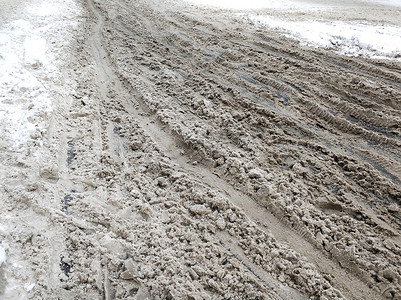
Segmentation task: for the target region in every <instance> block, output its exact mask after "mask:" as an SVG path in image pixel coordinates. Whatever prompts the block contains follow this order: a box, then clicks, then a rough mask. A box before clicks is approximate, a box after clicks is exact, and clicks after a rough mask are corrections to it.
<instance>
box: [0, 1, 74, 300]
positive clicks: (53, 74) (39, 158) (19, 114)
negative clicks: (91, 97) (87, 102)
mask: <svg viewBox="0 0 401 300" xmlns="http://www.w3.org/2000/svg"><path fill="white" fill-rule="evenodd" d="M2 14H4V15H7V20H8V22H7V23H0V192H1V193H2V195H1V197H2V199H1V201H0V211H1V213H0V224H1V225H0V239H1V240H3V241H6V242H7V244H6V245H7V247H6V249H7V251H8V253H7V254H8V255H7V256H6V251H5V249H4V245H1V244H0V266H1V267H2V271H4V272H2V273H1V274H0V275H1V276H2V277H1V278H0V287H1V288H0V299H5V300H7V299H28V298H30V297H29V296H28V293H32V292H34V290H35V289H34V287H35V284H37V283H35V282H36V281H37V280H38V278H36V277H35V276H34V275H33V272H32V270H30V269H29V267H27V266H28V265H29V264H28V263H26V260H27V257H24V256H23V255H24V254H23V253H22V252H21V251H20V249H19V247H20V246H21V245H20V244H19V242H18V241H15V239H14V238H15V237H14V236H13V235H14V233H16V232H18V234H21V233H24V232H31V231H32V229H34V228H35V227H36V226H37V224H38V223H39V222H40V221H39V220H38V219H31V214H30V211H29V209H26V210H25V209H24V210H18V209H15V208H16V207H17V208H18V207H19V206H18V205H21V203H19V202H18V200H19V195H18V191H20V190H25V187H24V185H25V184H27V180H28V178H30V177H32V178H34V180H36V178H37V176H38V174H39V170H40V168H41V166H42V165H43V164H44V163H45V162H48V161H50V159H51V158H50V157H49V153H50V149H49V147H50V146H49V144H50V142H49V139H48V130H49V128H50V126H51V118H52V116H53V114H54V111H56V109H57V108H58V106H59V104H58V103H59V102H58V101H63V97H62V95H64V94H68V93H70V91H69V90H67V89H66V87H65V81H66V79H65V77H64V76H63V74H62V71H61V66H63V65H65V64H66V63H68V61H67V58H66V57H69V51H68V49H69V45H70V43H71V42H72V39H73V34H74V31H75V30H76V29H77V27H78V21H79V19H78V17H79V16H80V15H81V8H80V7H79V6H78V5H77V4H76V2H75V1H74V0H30V1H25V2H23V3H16V4H15V5H14V4H13V3H12V2H11V1H10V5H8V6H6V8H4V10H1V9H0V15H2ZM0 20H1V19H0ZM60 99H61V100H60ZM19 163H20V165H19ZM10 187H11V188H10ZM11 189H15V193H16V196H15V198H13V197H9V195H10V194H12V193H11V192H10V190H11ZM4 191H7V192H5V193H3V192H4ZM27 207H28V206H27ZM6 212H8V213H10V215H6V214H5V213H6ZM22 220H23V221H22ZM28 259H29V258H28ZM6 260H7V264H5V262H6Z"/></svg>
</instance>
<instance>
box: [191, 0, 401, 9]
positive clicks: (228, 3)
mask: <svg viewBox="0 0 401 300" xmlns="http://www.w3.org/2000/svg"><path fill="white" fill-rule="evenodd" d="M185 1H187V2H191V3H194V4H197V5H207V6H214V7H220V8H228V9H262V8H270V9H291V10H293V9H300V10H309V9H311V8H317V7H320V8H323V7H327V6H328V5H330V3H327V2H326V3H321V4H316V3H313V4H312V3H308V2H307V1H294V0H293V1H291V0H281V1H280V0H247V1H244V0H219V1H216V0H185ZM352 1H354V2H358V0H350V2H352ZM359 2H362V3H363V2H368V3H376V4H382V5H390V6H401V0H359ZM333 4H334V5H338V3H336V1H333Z"/></svg>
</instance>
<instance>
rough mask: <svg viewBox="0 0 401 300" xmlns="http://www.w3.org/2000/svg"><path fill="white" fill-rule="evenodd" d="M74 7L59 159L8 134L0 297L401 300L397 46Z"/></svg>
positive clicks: (56, 124) (190, 17) (116, 6)
mask: <svg viewBox="0 0 401 300" xmlns="http://www.w3.org/2000/svg"><path fill="white" fill-rule="evenodd" d="M79 5H80V6H81V7H82V11H81V15H80V18H79V27H78V29H79V30H76V31H74V35H75V37H76V38H75V40H74V42H73V43H72V45H71V46H70V47H69V48H68V49H65V50H64V51H68V53H69V55H70V56H69V58H68V60H67V61H66V62H65V64H64V65H63V66H62V67H61V68H62V70H64V71H63V76H65V78H66V79H65V82H64V84H65V85H66V86H67V87H69V90H68V92H66V93H65V94H58V98H57V99H58V102H57V103H58V104H57V109H56V110H55V112H54V113H53V116H52V118H50V119H49V130H48V132H47V133H46V134H44V135H43V137H41V139H43V141H44V144H43V145H41V146H40V147H47V149H48V152H49V153H48V154H47V157H48V161H47V162H46V163H42V162H41V163H40V164H38V163H36V165H37V170H34V172H33V173H32V172H31V171H32V170H31V169H29V168H28V167H27V163H26V161H27V160H28V159H26V160H25V162H21V161H20V160H19V161H18V160H15V159H13V154H11V153H8V152H6V151H5V150H2V151H3V152H2V157H3V159H4V160H5V161H6V163H4V164H5V165H6V166H7V167H8V168H11V169H12V170H15V172H13V173H12V174H13V175H12V176H10V177H9V178H8V179H4V181H3V185H2V195H3V197H4V199H5V201H4V202H3V203H2V204H1V205H2V206H3V207H2V208H3V209H6V210H7V211H8V217H7V218H3V222H4V224H6V225H7V226H6V225H4V226H6V227H7V228H13V231H12V233H9V234H3V233H2V240H3V242H4V244H7V247H5V246H4V245H3V246H4V247H3V248H5V249H6V252H7V253H6V254H7V257H8V259H9V261H8V262H7V261H3V262H2V261H1V260H0V280H3V282H4V283H5V284H0V294H1V293H3V295H4V297H5V298H6V299H16V298H13V297H15V296H16V295H18V296H21V297H28V298H32V299H39V298H40V299H84V298H86V299H401V237H400V232H401V203H400V201H401V65H400V63H399V62H397V61H394V60H393V61H392V60H370V59H367V58H363V57H348V56H340V55H337V54H335V53H334V52H329V51H324V50H318V49H312V48H307V47H301V46H299V44H298V43H297V42H296V41H293V40H290V39H287V38H285V37H283V36H280V35H278V34H277V33H275V32H273V31H269V30H268V29H262V28H256V27H254V26H252V25H251V24H248V23H246V21H244V20H241V19H240V18H237V19H236V18H233V17H231V16H230V15H229V14H227V12H225V11H223V10H212V9H207V8H195V7H193V6H188V5H187V4H183V3H181V2H174V1H155V0H149V1H144V0H138V1H126V0H113V1H103V0H95V1H94V0H87V1H86V0H85V1H82V2H79ZM38 147H39V146H38ZM27 155H28V156H29V154H27ZM6 159H8V160H6ZM28 161H29V160H28ZM34 165H35V164H34ZM36 165H35V166H36ZM21 170H22V171H21ZM28 179H29V180H28ZM3 231H4V230H3ZM4 232H5V231H4ZM17 258H18V259H19V260H21V261H24V265H23V270H21V268H17V267H15V266H12V264H11V262H12V260H13V259H15V260H17ZM21 274H25V276H22V277H20V275H21ZM21 278H22V279H21ZM24 280H25V281H24ZM24 282H33V283H34V286H32V285H27V284H25V287H24V288H18V283H20V284H22V285H24ZM11 283H12V284H13V285H14V287H11ZM7 286H8V288H7Z"/></svg>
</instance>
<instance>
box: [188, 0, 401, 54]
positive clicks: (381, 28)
mask: <svg viewBox="0 0 401 300" xmlns="http://www.w3.org/2000/svg"><path fill="white" fill-rule="evenodd" d="M187 1H188V2H190V3H195V4H197V5H206V6H214V7H219V8H225V9H234V10H257V9H268V10H269V11H272V10H276V11H280V12H281V13H279V14H274V16H272V15H265V14H263V12H260V13H259V12H256V11H254V12H252V11H250V12H247V13H237V15H238V16H240V17H241V18H243V19H247V20H249V21H251V22H252V23H254V24H255V25H256V26H266V27H269V28H272V29H275V30H277V31H279V32H281V33H283V34H284V35H285V36H287V37H290V38H294V39H297V40H299V41H300V42H301V44H304V45H308V46H312V47H322V48H326V49H333V50H335V51H337V52H338V53H340V54H343V55H352V56H359V55H363V56H365V57H371V58H379V59H382V58H391V59H397V60H401V34H400V32H401V27H399V26H395V25H391V24H386V23H385V22H386V20H383V22H382V23H381V24H377V23H371V22H368V21H352V22H351V21H336V20H327V19H319V20H317V19H316V18H315V17H314V16H311V17H310V18H309V19H308V18H307V19H306V20H305V15H306V13H308V12H312V11H315V12H316V11H329V10H335V9H337V8H339V7H341V5H342V3H336V1H322V2H320V3H314V2H306V1H291V0H284V1H276V0H273V1H262V0H250V1H238V0H237V1H226V0H224V1H217V2H216V1H213V0H187ZM364 3H365V4H366V5H367V4H369V5H385V6H387V9H391V10H400V7H401V1H400V0H360V1H353V2H352V1H351V2H344V4H347V5H350V4H352V5H356V4H357V5H362V6H363V5H364ZM283 11H288V12H290V13H294V12H295V11H298V12H300V13H301V14H302V13H303V14H304V16H303V20H297V19H296V18H295V19H290V18H288V16H287V14H285V13H282V12H283ZM288 15H290V14H288Z"/></svg>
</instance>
